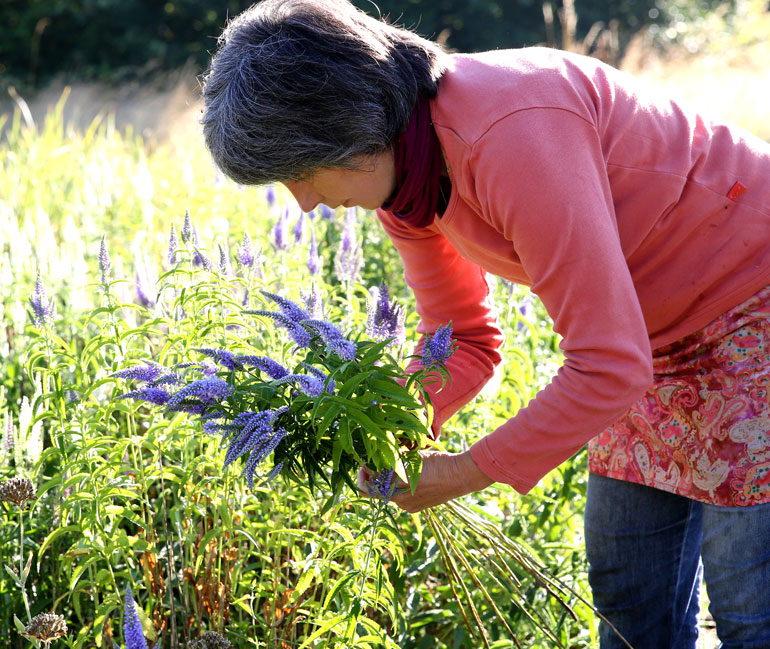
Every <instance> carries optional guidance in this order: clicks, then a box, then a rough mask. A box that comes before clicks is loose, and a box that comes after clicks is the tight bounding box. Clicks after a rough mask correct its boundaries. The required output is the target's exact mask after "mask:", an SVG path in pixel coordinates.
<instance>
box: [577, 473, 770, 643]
mask: <svg viewBox="0 0 770 649" xmlns="http://www.w3.org/2000/svg"><path fill="white" fill-rule="evenodd" d="M585 534H586V554H587V556H588V564H589V569H588V580H589V582H590V584H591V589H592V591H593V597H594V606H595V607H596V608H597V609H598V610H599V612H601V613H602V615H604V616H605V617H606V618H607V619H608V620H609V621H610V622H611V623H612V625H613V626H615V628H616V629H617V630H618V631H619V632H620V633H621V634H622V635H623V636H624V637H625V638H626V640H628V642H629V644H630V645H631V646H632V647H633V648H634V649H695V646H696V640H697V637H698V624H697V619H698V608H699V607H698V587H699V584H700V579H701V571H703V577H704V580H705V583H706V589H707V592H708V595H709V600H710V605H709V611H710V612H711V615H712V616H713V618H714V620H715V622H716V626H717V634H718V635H719V639H720V640H721V642H722V647H723V648H724V649H768V648H770V504H764V505H754V506H753V507H717V506H714V505H706V504H703V503H700V502H697V501H694V500H690V499H689V498H684V497H683V496H677V495H675V494H670V493H667V492H665V491H660V490H658V489H653V488H651V487H645V486H643V485H638V484H634V483H631V482H623V481H620V480H613V479H611V478H604V477H601V476H596V475H590V476H589V480H588V501H587V504H586V513H585ZM599 636H600V638H601V648H602V649H621V648H623V649H625V648H626V646H627V645H625V644H624V643H623V642H622V640H620V638H619V637H618V636H617V634H616V633H615V632H614V631H612V629H611V628H610V627H609V625H607V624H606V623H604V622H602V623H601V624H600V627H599Z"/></svg>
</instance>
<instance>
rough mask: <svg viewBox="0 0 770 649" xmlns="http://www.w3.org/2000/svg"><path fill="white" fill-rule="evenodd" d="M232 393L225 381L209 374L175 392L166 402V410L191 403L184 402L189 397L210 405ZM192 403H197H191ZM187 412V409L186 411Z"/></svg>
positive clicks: (177, 408) (176, 408)
mask: <svg viewBox="0 0 770 649" xmlns="http://www.w3.org/2000/svg"><path fill="white" fill-rule="evenodd" d="M232 393H233V388H232V387H231V386H230V384H229V383H227V381H223V380H222V379H220V378H217V377H214V376H210V377H207V378H205V379H198V380H197V381H193V382H192V383H190V384H189V385H186V386H185V387H183V388H182V389H181V390H179V391H178V392H177V393H175V394H174V395H173V396H172V397H171V399H169V401H168V403H167V404H166V409H167V410H179V409H180V406H183V405H191V404H189V403H185V401H186V400H188V399H191V398H196V399H199V400H200V402H201V404H202V405H210V404H213V403H215V402H217V401H221V400H222V399H225V398H227V397H229V396H230V395H231V394H232ZM192 405H199V404H197V403H193V404H192ZM188 412H189V411H188Z"/></svg>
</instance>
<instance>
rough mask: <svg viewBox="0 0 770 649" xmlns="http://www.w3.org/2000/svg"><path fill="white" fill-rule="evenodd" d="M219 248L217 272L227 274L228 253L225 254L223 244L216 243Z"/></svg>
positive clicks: (228, 270) (228, 265)
mask: <svg viewBox="0 0 770 649" xmlns="http://www.w3.org/2000/svg"><path fill="white" fill-rule="evenodd" d="M217 247H218V248H219V274H220V275H224V276H227V275H229V274H230V255H228V254H227V251H226V250H225V247H224V245H222V243H217Z"/></svg>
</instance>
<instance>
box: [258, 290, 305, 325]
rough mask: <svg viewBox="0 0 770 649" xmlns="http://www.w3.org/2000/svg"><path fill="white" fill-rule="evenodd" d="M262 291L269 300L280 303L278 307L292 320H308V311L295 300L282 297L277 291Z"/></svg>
mask: <svg viewBox="0 0 770 649" xmlns="http://www.w3.org/2000/svg"><path fill="white" fill-rule="evenodd" d="M260 293H262V295H264V296H265V297H266V298H268V299H269V300H272V301H273V302H275V303H276V304H277V305H278V308H279V309H280V310H281V314H282V315H285V316H286V317H287V318H289V320H291V321H292V322H300V321H302V320H306V319H307V318H308V317H309V316H308V312H307V311H305V309H303V308H302V307H301V306H299V305H298V304H296V303H295V302H292V301H291V300H287V299H286V298H285V297H281V296H280V295H276V294H275V293H270V292H268V291H260Z"/></svg>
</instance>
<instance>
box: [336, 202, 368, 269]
mask: <svg viewBox="0 0 770 649" xmlns="http://www.w3.org/2000/svg"><path fill="white" fill-rule="evenodd" d="M362 264H363V254H362V252H361V246H360V245H359V244H358V241H357V238H356V211H355V209H354V208H350V209H348V210H347V211H346V217H345V227H344V228H343V230H342V237H341V239H340V246H339V248H338V249H337V253H336V254H335V256H334V271H335V273H336V275H337V279H339V280H340V281H341V282H343V283H347V284H352V283H354V282H356V281H357V280H358V277H359V274H360V273H361V266H362Z"/></svg>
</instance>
